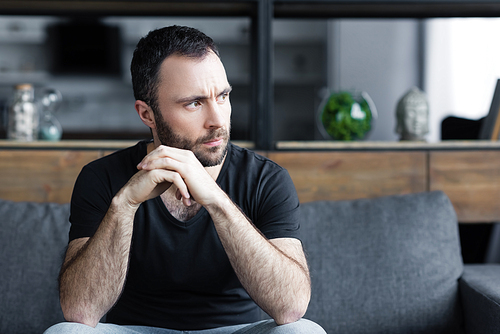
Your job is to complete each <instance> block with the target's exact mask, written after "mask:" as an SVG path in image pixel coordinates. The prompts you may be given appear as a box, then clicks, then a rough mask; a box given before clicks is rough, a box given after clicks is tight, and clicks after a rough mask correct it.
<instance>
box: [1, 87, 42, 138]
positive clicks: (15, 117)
mask: <svg viewBox="0 0 500 334" xmlns="http://www.w3.org/2000/svg"><path fill="white" fill-rule="evenodd" d="M7 117H8V126H7V138H8V139H14V140H21V141H33V140H36V139H37V138H38V123H39V115H38V110H37V106H36V103H35V90H34V88H33V85H31V84H21V85H17V86H16V87H15V92H14V96H13V98H12V100H11V101H10V103H9V107H8V116H7Z"/></svg>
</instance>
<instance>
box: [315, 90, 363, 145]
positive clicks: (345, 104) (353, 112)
mask: <svg viewBox="0 0 500 334" xmlns="http://www.w3.org/2000/svg"><path fill="white" fill-rule="evenodd" d="M371 121H372V112H371V111H370V107H369V105H368V102H367V101H366V100H365V99H364V98H360V99H359V100H358V101H356V100H355V99H354V97H353V96H352V94H350V93H348V92H340V93H333V94H332V95H330V97H329V98H328V101H327V102H326V104H325V107H324V108H323V112H322V114H321V122H322V123H323V126H324V128H325V130H326V132H327V133H328V134H329V135H330V136H331V137H332V138H334V139H337V140H346V141H349V140H355V139H362V138H363V137H364V136H365V135H366V133H367V132H368V131H370V129H371Z"/></svg>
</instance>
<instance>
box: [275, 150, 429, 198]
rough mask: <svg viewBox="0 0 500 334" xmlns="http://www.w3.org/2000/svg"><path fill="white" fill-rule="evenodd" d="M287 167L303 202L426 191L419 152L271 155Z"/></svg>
mask: <svg viewBox="0 0 500 334" xmlns="http://www.w3.org/2000/svg"><path fill="white" fill-rule="evenodd" d="M268 157H269V158H270V159H272V160H274V161H275V162H276V163H278V164H279V165H281V166H283V167H285V168H286V169H287V170H288V172H289V173H290V176H291V177H292V179H293V181H294V184H295V188H296V189H297V192H298V194H299V199H300V201H301V202H310V201H316V200H344V199H356V198H366V197H380V196H384V195H391V194H407V193H414V192H421V191H425V190H426V173H427V154H426V153H425V152H423V151H416V152H394V151H393V152H270V153H269V154H268Z"/></svg>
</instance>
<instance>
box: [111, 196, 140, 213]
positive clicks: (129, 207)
mask: <svg viewBox="0 0 500 334" xmlns="http://www.w3.org/2000/svg"><path fill="white" fill-rule="evenodd" d="M140 205H141V203H132V202H131V201H130V200H129V199H128V197H127V196H126V195H125V193H124V190H123V189H122V190H120V191H119V192H118V193H117V194H116V195H115V197H113V199H112V200H111V206H110V209H111V210H112V211H114V212H117V213H118V212H119V213H121V214H125V215H131V216H133V215H135V212H136V211H137V209H139V206H140Z"/></svg>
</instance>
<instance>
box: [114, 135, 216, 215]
mask: <svg viewBox="0 0 500 334" xmlns="http://www.w3.org/2000/svg"><path fill="white" fill-rule="evenodd" d="M137 169H138V170H139V171H138V172H137V173H136V174H135V175H134V176H132V178H131V179H130V180H129V182H128V183H127V185H126V186H125V187H124V189H123V191H124V194H126V196H127V200H128V202H129V204H131V205H133V206H139V205H140V204H141V203H142V202H144V201H146V200H148V199H152V198H155V197H157V196H159V195H161V194H162V193H163V192H165V191H166V190H167V189H169V188H170V186H171V185H172V184H174V185H175V186H176V187H177V191H176V196H177V199H179V200H181V199H182V201H183V203H184V205H186V206H190V205H191V199H193V200H195V201H196V202H198V203H199V204H201V205H208V204H210V201H211V200H212V199H213V198H214V195H215V193H214V192H216V191H219V190H220V188H219V187H218V186H217V184H216V183H215V180H214V179H213V178H212V177H211V176H210V174H208V172H207V171H206V170H205V168H204V167H203V165H202V164H201V163H200V162H199V161H198V159H197V158H196V157H195V155H194V154H193V152H191V151H188V150H182V149H178V148H174V147H169V146H163V145H161V146H159V147H157V148H156V149H155V150H153V151H152V152H151V153H149V154H148V155H146V157H144V159H142V161H141V162H140V163H139V164H138V165H137Z"/></svg>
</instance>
